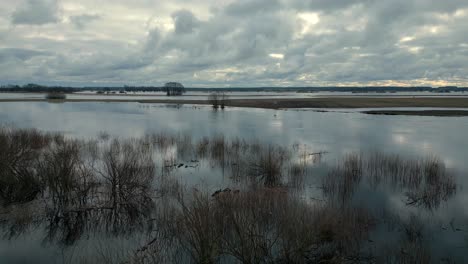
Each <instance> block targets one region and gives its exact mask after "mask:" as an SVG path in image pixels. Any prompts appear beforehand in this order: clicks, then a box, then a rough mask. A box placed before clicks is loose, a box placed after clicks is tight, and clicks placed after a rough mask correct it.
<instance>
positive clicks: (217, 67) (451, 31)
mask: <svg viewBox="0 0 468 264" xmlns="http://www.w3.org/2000/svg"><path fill="white" fill-rule="evenodd" d="M0 5H4V6H3V7H4V10H11V12H10V13H9V14H10V15H11V13H13V16H12V23H13V24H37V25H44V26H43V27H40V30H38V29H37V28H30V27H13V28H11V29H9V30H7V29H5V28H3V29H2V28H0V32H1V33H0V34H1V39H2V41H3V47H5V48H7V49H4V50H0V58H2V60H1V61H0V70H1V71H0V81H1V80H15V79H18V80H25V79H26V80H27V79H28V78H32V77H31V76H33V77H34V80H37V81H41V80H54V81H56V82H67V83H79V84H83V85H87V84H90V83H91V84H94V83H103V84H105V83H108V84H124V83H135V84H159V83H161V82H164V81H167V80H178V81H181V82H183V83H184V84H187V85H192V86H217V85H231V86H255V85H273V86H276V85H299V86H301V85H304V86H305V85H356V84H361V85H374V84H406V85H433V86H438V85H444V84H454V85H468V79H467V78H468V77H467V76H468V63H467V61H468V29H467V27H466V24H468V2H467V1H464V0H453V1H445V2H444V1H436V0H395V1H377V0H346V1H344V0H326V1H325V0H310V1H299V0H268V1H267V0H240V1H232V0H224V1H216V2H213V1H208V0H176V1H171V3H170V4H169V3H166V2H163V3H160V4H159V5H155V4H154V3H153V2H152V1H147V0H137V1H134V2H132V4H130V3H129V2H127V1H123V0H116V1H104V0H103V1H102V4H100V5H99V6H97V5H95V3H94V1H92V0H79V1H78V0H77V1H71V0H61V2H60V3H58V2H56V1H51V0H47V1H45V0H42V1H32V0H28V1H26V2H24V3H22V4H11V3H8V4H3V3H2V4H0ZM62 9H63V10H62ZM7 13H8V12H2V11H1V9H0V20H9V18H8V14H7ZM59 13H60V16H63V17H64V18H65V19H64V20H63V21H70V23H55V24H53V22H58V20H59V19H58V17H59ZM92 14H103V15H102V16H97V15H92ZM46 18H47V19H46ZM67 18H68V20H67ZM45 24H48V25H45ZM13 48H17V49H18V50H14V49H13ZM39 50H40V52H39V53H35V52H38V51H39ZM42 52H47V55H45V54H42Z"/></svg>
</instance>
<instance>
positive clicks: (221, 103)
mask: <svg viewBox="0 0 468 264" xmlns="http://www.w3.org/2000/svg"><path fill="white" fill-rule="evenodd" d="M227 101H228V96H227V94H226V93H224V92H214V93H211V94H210V95H208V102H209V103H210V104H211V105H212V106H213V108H214V109H218V108H221V109H224V107H225V106H226V103H227Z"/></svg>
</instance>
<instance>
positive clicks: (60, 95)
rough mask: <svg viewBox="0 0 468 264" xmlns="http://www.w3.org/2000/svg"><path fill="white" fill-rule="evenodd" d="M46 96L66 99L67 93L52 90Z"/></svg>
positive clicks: (47, 97)
mask: <svg viewBox="0 0 468 264" xmlns="http://www.w3.org/2000/svg"><path fill="white" fill-rule="evenodd" d="M45 98H46V99H47V100H65V99H67V95H66V94H65V93H59V92H51V93H47V94H46V96H45Z"/></svg>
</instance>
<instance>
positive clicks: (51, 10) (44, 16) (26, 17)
mask: <svg viewBox="0 0 468 264" xmlns="http://www.w3.org/2000/svg"><path fill="white" fill-rule="evenodd" d="M58 13H59V6H58V3H57V0H27V1H26V2H25V3H24V5H22V6H19V7H18V8H17V9H16V10H15V11H14V12H13V14H12V16H11V22H12V23H13V24H15V25H44V24H49V23H56V22H58V21H59V14H58Z"/></svg>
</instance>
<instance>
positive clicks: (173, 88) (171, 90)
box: [163, 82, 185, 96]
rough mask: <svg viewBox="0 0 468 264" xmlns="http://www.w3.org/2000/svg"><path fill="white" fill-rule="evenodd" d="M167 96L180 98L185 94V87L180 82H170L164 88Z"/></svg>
mask: <svg viewBox="0 0 468 264" xmlns="http://www.w3.org/2000/svg"><path fill="white" fill-rule="evenodd" d="M163 91H165V92H166V94H167V96H179V95H182V94H184V93H185V87H184V86H183V85H182V84H181V83H178V82H168V83H166V84H165V85H164V86H163Z"/></svg>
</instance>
